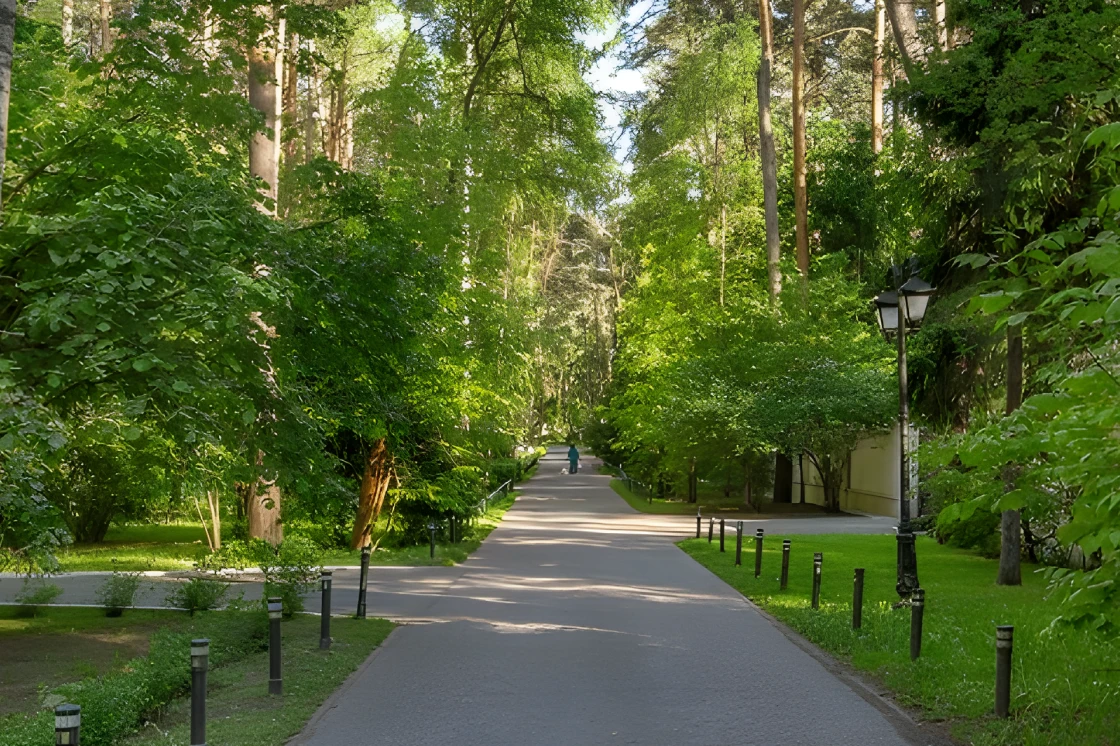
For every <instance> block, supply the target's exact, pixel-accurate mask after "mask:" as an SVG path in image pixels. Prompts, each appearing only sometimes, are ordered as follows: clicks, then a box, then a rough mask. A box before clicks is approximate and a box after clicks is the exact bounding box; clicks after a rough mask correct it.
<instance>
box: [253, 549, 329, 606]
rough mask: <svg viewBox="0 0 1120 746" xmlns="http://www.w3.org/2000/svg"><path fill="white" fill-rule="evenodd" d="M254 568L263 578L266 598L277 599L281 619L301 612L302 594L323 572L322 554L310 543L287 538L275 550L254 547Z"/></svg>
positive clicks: (309, 588)
mask: <svg viewBox="0 0 1120 746" xmlns="http://www.w3.org/2000/svg"><path fill="white" fill-rule="evenodd" d="M253 549H254V557H255V559H256V562H257V567H259V568H260V571H261V573H262V574H263V575H264V591H265V597H266V598H267V597H270V596H278V597H279V598H280V599H281V600H282V601H283V604H284V616H288V617H290V616H291V615H293V614H295V613H296V612H298V611H302V610H303V594H304V593H307V592H308V591H310V590H311V589H312V587H313V586H314V583H315V581H316V580H317V579H318V577H319V572H320V570H321V569H322V550H321V549H320V548H319V547H318V546H316V545H315V543H314V542H312V541H310V540H309V539H305V538H303V537H300V536H289V537H288V538H286V539H284V541H282V542H280V545H279V546H277V547H276V548H275V549H274V548H273V547H271V546H269V545H268V544H267V543H265V542H263V541H257V542H254V543H253Z"/></svg>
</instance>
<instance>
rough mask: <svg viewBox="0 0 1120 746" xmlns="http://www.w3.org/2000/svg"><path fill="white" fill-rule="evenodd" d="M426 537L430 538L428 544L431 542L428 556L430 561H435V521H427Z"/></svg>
mask: <svg viewBox="0 0 1120 746" xmlns="http://www.w3.org/2000/svg"><path fill="white" fill-rule="evenodd" d="M428 535H429V536H430V542H431V543H430V547H429V548H430V551H429V556H430V557H431V558H432V559H435V558H436V522H435V521H429V522H428Z"/></svg>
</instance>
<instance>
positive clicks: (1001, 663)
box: [996, 624, 1015, 718]
mask: <svg viewBox="0 0 1120 746" xmlns="http://www.w3.org/2000/svg"><path fill="white" fill-rule="evenodd" d="M1014 640H1015V628H1014V627H1012V626H1011V625H1008V624H1004V625H1000V626H998V627H996V717H998V718H1005V717H1007V715H1008V713H1009V712H1010V711H1011V649H1012V643H1013V642H1014Z"/></svg>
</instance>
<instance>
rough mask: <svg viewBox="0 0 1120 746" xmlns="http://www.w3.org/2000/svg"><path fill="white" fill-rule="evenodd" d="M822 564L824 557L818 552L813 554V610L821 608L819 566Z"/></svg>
mask: <svg viewBox="0 0 1120 746" xmlns="http://www.w3.org/2000/svg"><path fill="white" fill-rule="evenodd" d="M823 562H824V555H823V554H821V553H820V552H813V608H814V609H819V608H820V607H821V564H822V563H823Z"/></svg>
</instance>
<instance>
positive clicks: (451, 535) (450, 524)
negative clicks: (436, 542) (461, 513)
mask: <svg viewBox="0 0 1120 746" xmlns="http://www.w3.org/2000/svg"><path fill="white" fill-rule="evenodd" d="M447 540H448V541H449V542H450V543H452V544H454V543H455V516H449V517H448V519H447Z"/></svg>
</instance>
